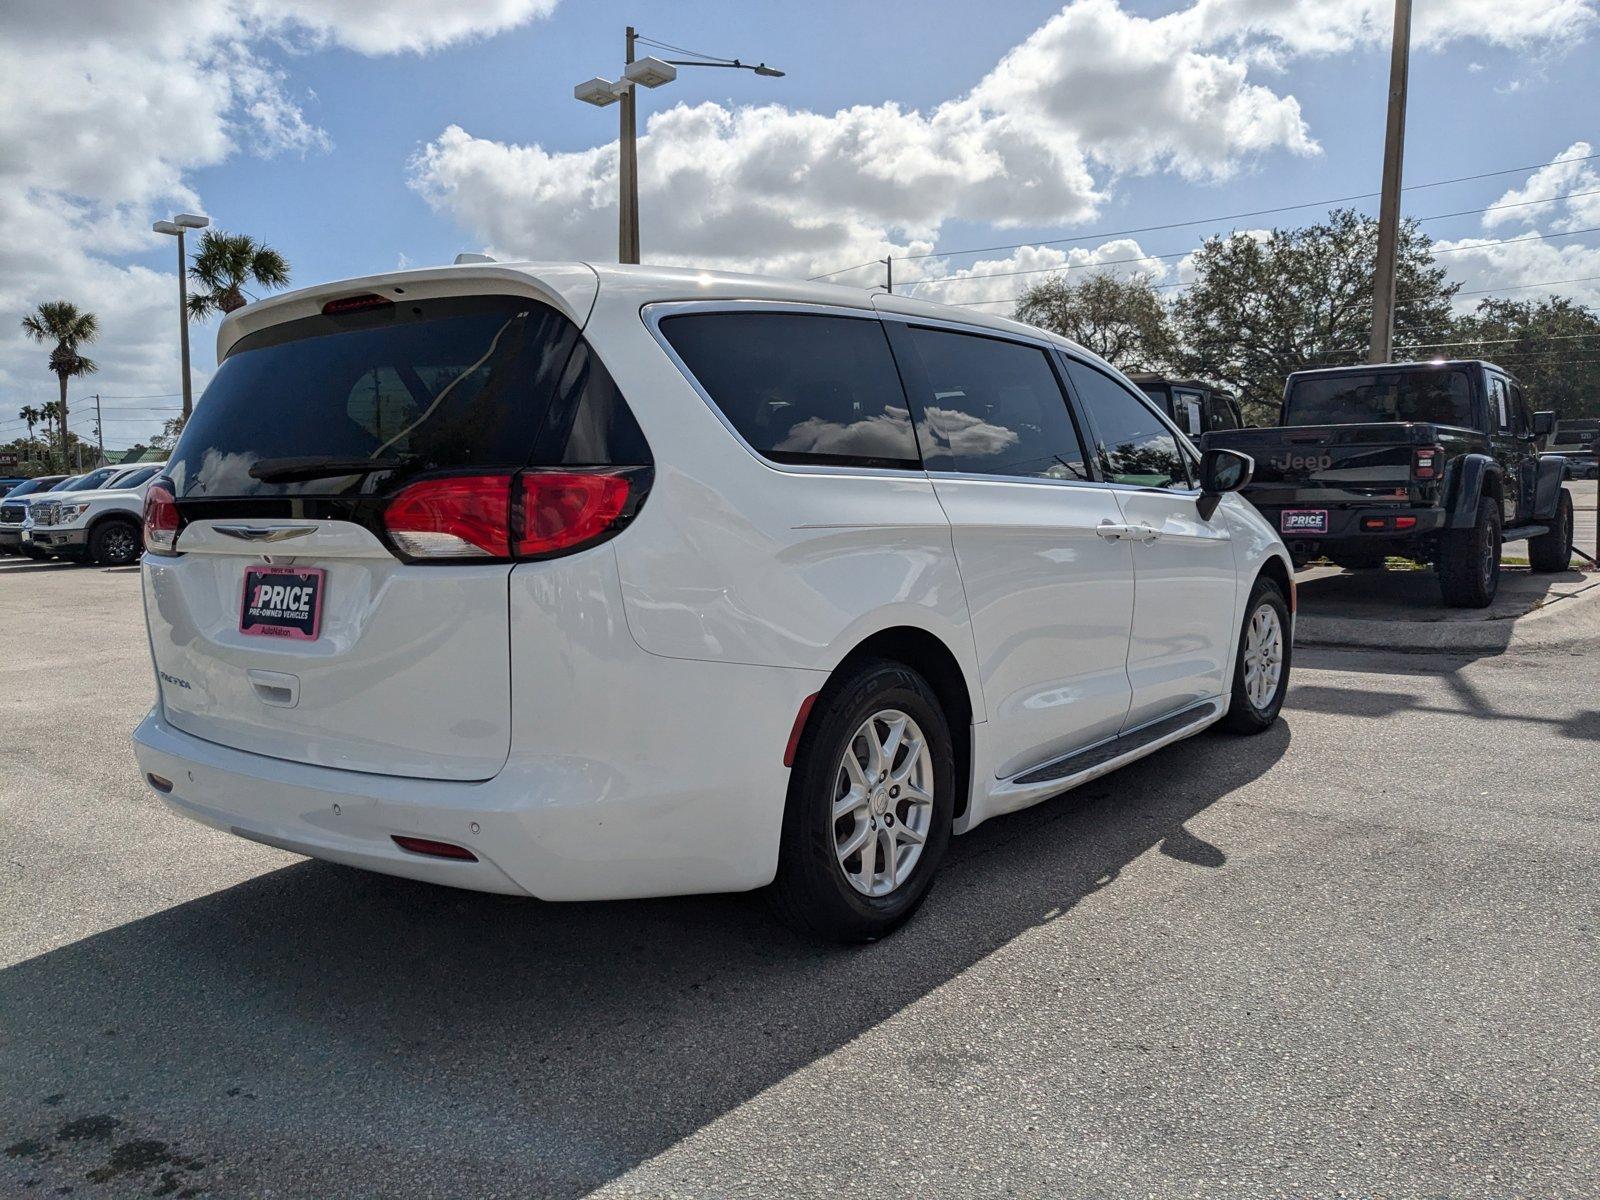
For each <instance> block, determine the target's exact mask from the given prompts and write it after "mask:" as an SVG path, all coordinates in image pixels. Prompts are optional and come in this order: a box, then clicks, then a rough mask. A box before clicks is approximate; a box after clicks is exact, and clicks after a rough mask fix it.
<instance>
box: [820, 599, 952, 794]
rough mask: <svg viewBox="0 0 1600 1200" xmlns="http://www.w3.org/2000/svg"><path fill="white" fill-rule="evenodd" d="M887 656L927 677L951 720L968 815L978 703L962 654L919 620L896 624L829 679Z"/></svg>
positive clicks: (854, 650)
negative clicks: (965, 669) (960, 656)
mask: <svg viewBox="0 0 1600 1200" xmlns="http://www.w3.org/2000/svg"><path fill="white" fill-rule="evenodd" d="M873 658H887V659H892V660H893V661H895V662H898V663H903V664H905V665H906V666H908V667H910V668H912V669H913V670H914V671H916V672H917V673H918V674H920V675H921V676H922V677H923V678H924V679H926V680H927V681H928V686H929V687H931V688H932V689H933V693H934V695H935V697H937V698H938V701H939V706H940V708H942V709H943V710H944V715H945V720H946V721H948V722H949V724H950V740H951V742H952V744H953V746H954V749H955V764H954V766H955V772H954V773H955V779H956V798H955V799H956V803H955V817H956V818H957V819H958V820H959V819H960V818H961V817H962V816H963V815H965V813H966V811H967V808H968V806H969V804H970V803H971V798H972V797H971V788H972V752H973V745H972V723H973V720H974V713H975V712H976V711H977V709H976V708H975V707H974V703H973V695H972V691H971V687H970V685H969V683H968V682H967V676H966V672H965V671H963V670H962V667H961V660H960V659H959V658H957V657H956V654H955V652H954V651H953V650H952V649H951V648H950V646H949V645H948V644H947V643H946V642H945V641H944V639H943V638H941V637H939V636H938V635H937V634H935V633H930V632H929V631H928V630H926V629H923V628H921V627H920V626H916V625H894V626H890V627H889V628H887V629H880V630H878V631H877V632H876V633H873V634H871V635H869V636H868V637H865V638H863V639H862V640H861V641H859V642H857V643H856V644H855V645H854V646H853V647H851V649H850V651H849V652H848V653H847V654H845V656H844V657H843V658H841V659H840V660H839V662H838V663H837V664H836V665H835V666H834V668H833V670H832V671H830V672H829V673H828V683H829V684H830V685H831V684H832V683H833V682H834V680H836V679H839V678H841V677H842V676H843V675H844V673H845V672H847V671H848V670H849V669H850V668H851V667H853V666H855V665H856V664H857V663H860V662H863V661H865V660H867V659H873Z"/></svg>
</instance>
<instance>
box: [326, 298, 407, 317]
mask: <svg viewBox="0 0 1600 1200" xmlns="http://www.w3.org/2000/svg"><path fill="white" fill-rule="evenodd" d="M393 307H394V301H393V300H391V299H389V298H388V297H387V296H380V295H378V294H377V293H376V292H365V293H363V294H362V295H359V296H341V297H339V299H337V300H329V301H328V302H327V303H326V304H324V305H323V306H322V315H323V316H325V317H336V316H338V315H339V314H341V313H353V312H366V311H367V310H368V309H373V308H393Z"/></svg>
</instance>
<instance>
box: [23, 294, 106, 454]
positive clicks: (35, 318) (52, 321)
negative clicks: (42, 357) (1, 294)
mask: <svg viewBox="0 0 1600 1200" xmlns="http://www.w3.org/2000/svg"><path fill="white" fill-rule="evenodd" d="M22 332H23V333H25V334H27V335H28V337H29V338H30V339H32V340H33V341H35V342H38V343H39V344H40V345H47V344H48V343H50V342H54V343H55V346H54V348H52V349H51V351H50V369H51V370H52V371H54V372H55V374H56V378H57V379H58V380H59V381H60V383H61V399H60V401H59V402H58V404H57V409H56V411H57V413H58V414H59V417H60V420H61V463H62V466H63V467H65V465H66V461H67V380H69V379H74V378H76V377H78V376H80V375H88V374H90V373H91V372H94V371H98V370H99V369H100V368H99V367H97V366H95V364H94V361H93V360H92V359H88V358H85V357H84V356H83V355H81V354H79V353H78V350H79V348H80V347H82V346H86V345H88V344H89V343H90V342H92V341H94V340H95V338H97V337H99V336H100V318H99V317H97V316H95V315H94V314H93V313H92V312H80V311H79V310H78V306H77V305H76V304H74V303H72V302H71V301H70V300H49V301H46V302H45V303H43V304H41V305H39V307H38V308H36V309H35V310H34V311H33V312H31V313H29V314H28V315H27V316H25V317H23V318H22Z"/></svg>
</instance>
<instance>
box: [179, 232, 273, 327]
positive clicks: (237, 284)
mask: <svg viewBox="0 0 1600 1200" xmlns="http://www.w3.org/2000/svg"><path fill="white" fill-rule="evenodd" d="M189 278H190V279H192V280H194V282H195V284H196V285H198V287H199V288H201V289H203V290H200V291H195V292H191V293H190V294H189V315H190V317H192V318H193V319H195V320H197V321H198V320H202V319H204V318H205V317H208V316H210V315H211V314H212V313H214V312H221V313H231V312H232V311H233V310H234V309H236V308H243V307H244V306H245V305H246V304H248V303H249V301H248V300H246V299H245V296H244V285H245V284H247V283H249V282H251V281H252V280H253V281H254V282H255V283H257V284H259V285H260V286H261V287H264V288H281V287H283V286H285V285H286V284H287V283H288V282H289V262H288V260H287V259H285V258H284V257H283V255H281V254H279V253H278V252H277V251H276V250H274V249H273V248H272V247H271V246H268V245H266V244H265V243H263V242H258V241H256V240H255V239H254V238H253V237H251V236H250V235H249V234H247V233H224V232H222V231H221V230H220V229H208V230H206V232H205V235H204V236H203V237H201V239H200V249H199V250H197V251H196V252H195V254H194V258H193V265H191V266H190V268H189Z"/></svg>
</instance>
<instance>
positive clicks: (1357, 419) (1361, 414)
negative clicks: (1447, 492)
mask: <svg viewBox="0 0 1600 1200" xmlns="http://www.w3.org/2000/svg"><path fill="white" fill-rule="evenodd" d="M1375 421H1431V422H1433V423H1434V424H1436V425H1461V426H1464V427H1466V428H1468V429H1472V428H1475V427H1476V426H1477V422H1476V421H1475V420H1474V419H1473V416H1472V381H1471V380H1470V379H1469V378H1468V376H1467V373H1466V372H1465V371H1453V370H1438V371H1435V370H1422V371H1373V372H1370V373H1368V372H1362V373H1360V374H1355V373H1350V374H1340V375H1323V376H1313V377H1311V378H1308V379H1298V380H1296V381H1295V382H1294V385H1293V386H1292V387H1291V388H1290V390H1289V397H1288V400H1287V401H1286V403H1285V404H1284V411H1283V423H1284V424H1285V425H1364V424H1367V423H1369V422H1375Z"/></svg>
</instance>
